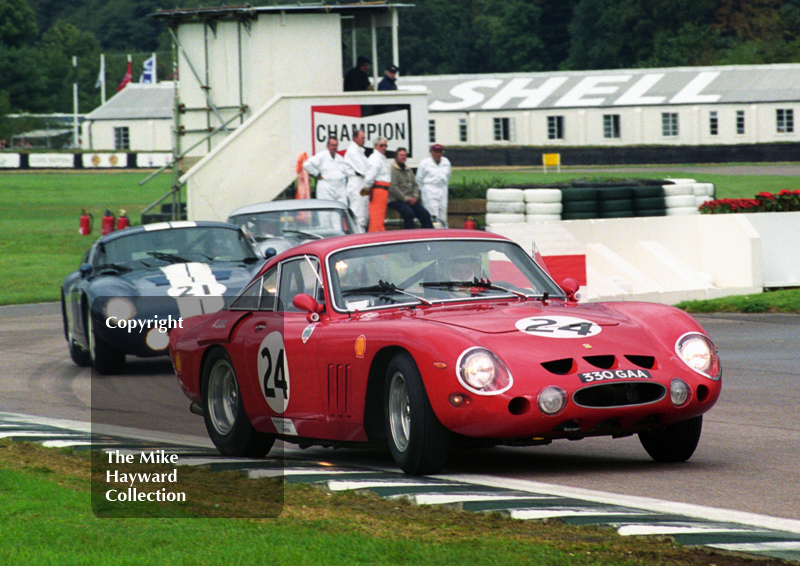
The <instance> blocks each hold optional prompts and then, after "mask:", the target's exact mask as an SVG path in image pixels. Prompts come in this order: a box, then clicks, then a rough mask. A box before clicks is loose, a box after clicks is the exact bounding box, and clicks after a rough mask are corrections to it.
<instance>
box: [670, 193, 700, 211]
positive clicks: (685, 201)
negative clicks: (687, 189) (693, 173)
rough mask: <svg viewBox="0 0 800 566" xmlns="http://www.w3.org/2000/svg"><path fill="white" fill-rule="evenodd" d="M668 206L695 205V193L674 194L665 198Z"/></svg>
mask: <svg viewBox="0 0 800 566" xmlns="http://www.w3.org/2000/svg"><path fill="white" fill-rule="evenodd" d="M664 203H665V204H666V205H667V208H668V209H669V208H680V207H682V206H695V204H694V195H672V196H668V197H665V198H664Z"/></svg>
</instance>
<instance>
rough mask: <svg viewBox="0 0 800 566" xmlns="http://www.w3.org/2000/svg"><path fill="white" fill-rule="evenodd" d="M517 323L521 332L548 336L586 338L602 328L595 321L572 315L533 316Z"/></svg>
mask: <svg viewBox="0 0 800 566" xmlns="http://www.w3.org/2000/svg"><path fill="white" fill-rule="evenodd" d="M515 325H516V327H517V330H519V331H520V332H524V333H525V334H530V335H531V336H543V337H547V338H586V337H587V336H594V335H595V334H600V331H601V330H602V328H601V327H600V325H599V324H597V323H595V322H592V321H590V320H584V319H582V318H574V317H571V316H532V317H530V318H523V319H521V320H518V321H517V322H516V324H515Z"/></svg>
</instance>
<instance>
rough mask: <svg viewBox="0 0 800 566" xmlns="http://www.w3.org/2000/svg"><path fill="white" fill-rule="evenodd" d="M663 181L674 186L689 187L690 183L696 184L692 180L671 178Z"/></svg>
mask: <svg viewBox="0 0 800 566" xmlns="http://www.w3.org/2000/svg"><path fill="white" fill-rule="evenodd" d="M664 180H665V181H669V182H670V183H674V184H676V185H690V184H692V183H696V182H697V181H695V180H694V179H672V178H669V177H668V178H666V179H664Z"/></svg>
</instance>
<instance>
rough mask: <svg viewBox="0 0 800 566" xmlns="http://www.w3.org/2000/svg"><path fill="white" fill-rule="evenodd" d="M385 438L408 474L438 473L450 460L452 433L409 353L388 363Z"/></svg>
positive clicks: (385, 395) (400, 465) (385, 392)
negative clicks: (444, 424)
mask: <svg viewBox="0 0 800 566" xmlns="http://www.w3.org/2000/svg"><path fill="white" fill-rule="evenodd" d="M384 407H385V410H386V413H385V416H386V420H385V422H386V438H387V441H388V443H389V451H390V452H391V453H392V457H393V458H394V461H395V462H396V463H397V465H398V466H399V467H400V469H402V470H403V471H404V472H406V473H407V474H415V475H416V474H420V475H421V474H435V473H437V472H439V471H441V469H442V468H443V467H444V465H445V463H446V462H447V454H448V452H449V448H450V432H449V431H448V430H447V429H446V428H445V427H444V426H443V425H442V423H440V422H439V419H438V418H436V414H435V413H434V412H433V408H432V407H431V404H430V401H428V396H427V395H426V393H425V387H424V386H423V383H422V378H421V377H420V374H419V370H418V369H417V364H416V363H414V360H413V359H412V358H411V356H410V355H409V354H406V353H403V354H397V355H395V356H394V357H393V358H392V359H391V361H390V362H389V366H388V368H387V370H386V385H385V388H384Z"/></svg>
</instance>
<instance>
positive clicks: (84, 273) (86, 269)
mask: <svg viewBox="0 0 800 566" xmlns="http://www.w3.org/2000/svg"><path fill="white" fill-rule="evenodd" d="M78 271H80V274H81V277H89V275H91V274H92V264H91V263H84V264H81V267H80V269H78Z"/></svg>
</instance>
